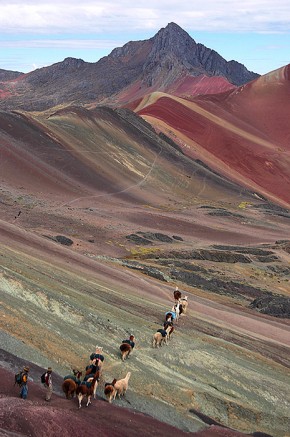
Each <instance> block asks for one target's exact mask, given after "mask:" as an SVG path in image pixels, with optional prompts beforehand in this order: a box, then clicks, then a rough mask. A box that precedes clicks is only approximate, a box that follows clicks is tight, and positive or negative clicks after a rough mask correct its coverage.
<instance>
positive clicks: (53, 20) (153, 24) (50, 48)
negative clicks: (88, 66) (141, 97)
mask: <svg viewBox="0 0 290 437" xmlns="http://www.w3.org/2000/svg"><path fill="white" fill-rule="evenodd" d="M170 22H175V23H176V24H178V25H179V26H181V27H182V28H183V29H184V30H185V31H186V32H187V33H189V35H190V36H191V37H192V38H193V39H194V40H195V41H196V42H197V43H201V44H204V45H205V46H206V47H208V48H210V49H213V50H215V51H217V52H218V53H219V54H220V55H221V56H223V57H224V58H225V59H226V60H227V61H230V60H232V59H234V60H235V61H238V62H241V63H242V64H244V65H245V66H246V67H247V68H248V70H251V71H254V72H256V73H260V74H265V73H268V72H270V71H272V70H275V69H277V68H280V67H282V66H284V65H287V64H288V63H290V1H289V0H279V2H278V1H277V2H274V1H273V0H251V1H249V0H243V1H235V0H220V1H219V0H215V1H214V0H203V1H200V0H199V1H195V0H191V1H188V0H186V1H183V0H179V1H176V0H167V1H164V0H154V1H152V0H146V1H143V0H136V1H135V2H132V0H128V1H127V0H125V1H124V0H119V1H98V0H83V1H80V0H78V1H76V0H57V1H56V0H28V1H25V0H9V1H3V0H0V50H1V51H0V53H1V56H0V68H1V69H5V70H13V71H21V72H24V73H27V72H29V71H32V70H34V69H35V68H40V67H44V66H48V65H52V64H54V63H56V62H60V61H63V59H65V58H66V57H74V58H81V59H83V60H84V61H87V62H97V61H98V60H99V59H100V58H101V57H103V56H106V55H108V54H109V53H110V52H111V51H112V50H113V49H114V48H115V47H120V46H123V45H124V44H125V43H126V42H128V41H136V40H144V39H148V38H151V37H152V36H154V35H155V34H156V33H157V32H158V30H159V29H161V28H162V27H165V26H166V25H167V24H168V23H170Z"/></svg>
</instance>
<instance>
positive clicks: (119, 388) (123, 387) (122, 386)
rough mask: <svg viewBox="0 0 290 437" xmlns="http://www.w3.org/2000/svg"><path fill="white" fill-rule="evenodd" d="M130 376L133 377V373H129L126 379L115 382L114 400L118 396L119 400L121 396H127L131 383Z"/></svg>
mask: <svg viewBox="0 0 290 437" xmlns="http://www.w3.org/2000/svg"><path fill="white" fill-rule="evenodd" d="M130 376H131V372H128V373H127V375H126V376H125V378H123V379H119V380H118V381H116V382H115V385H114V388H115V393H114V399H116V396H117V395H118V396H119V398H120V396H124V395H125V393H126V391H127V390H128V382H129V379H130Z"/></svg>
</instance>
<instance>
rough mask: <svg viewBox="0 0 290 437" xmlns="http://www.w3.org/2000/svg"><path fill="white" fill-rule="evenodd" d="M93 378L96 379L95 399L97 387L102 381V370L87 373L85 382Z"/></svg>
mask: <svg viewBox="0 0 290 437" xmlns="http://www.w3.org/2000/svg"><path fill="white" fill-rule="evenodd" d="M93 379H96V382H95V385H94V391H93V397H94V399H96V392H97V388H98V383H99V381H100V370H96V372H95V373H88V374H87V373H86V375H85V377H84V380H83V382H84V383H86V382H90V381H92V380H93Z"/></svg>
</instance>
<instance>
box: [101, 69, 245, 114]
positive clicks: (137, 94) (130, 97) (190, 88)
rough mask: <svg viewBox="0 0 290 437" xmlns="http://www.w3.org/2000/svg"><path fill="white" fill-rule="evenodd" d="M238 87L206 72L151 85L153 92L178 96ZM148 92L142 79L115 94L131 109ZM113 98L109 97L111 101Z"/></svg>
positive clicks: (220, 91) (222, 90)
mask: <svg viewBox="0 0 290 437" xmlns="http://www.w3.org/2000/svg"><path fill="white" fill-rule="evenodd" d="M236 88H237V87H236V86H235V85H233V84H231V83H230V82H229V81H228V80H226V79H225V78H223V77H217V76H215V77H209V76H206V75H204V74H201V75H200V76H197V77H194V76H190V75H187V74H182V75H181V76H180V77H177V78H176V80H175V81H174V82H171V83H170V84H168V85H167V84H166V83H162V82H159V83H155V84H154V85H152V86H151V88H150V89H151V92H155V91H162V92H165V93H167V94H170V95H174V96H178V97H189V96H191V97H192V96H199V95H207V94H217V93H222V92H226V91H229V90H235V89H236ZM146 94H148V86H145V85H144V84H143V83H142V82H141V81H140V80H138V81H137V82H134V83H133V84H130V85H129V86H128V87H127V88H125V89H123V90H122V91H121V92H120V93H119V94H117V95H116V96H114V99H115V102H118V105H123V106H124V107H127V108H129V109H133V110H134V109H135V107H136V105H137V102H138V104H139V103H140V100H141V99H142V98H143V97H144V96H146ZM110 100H111V99H108V103H110Z"/></svg>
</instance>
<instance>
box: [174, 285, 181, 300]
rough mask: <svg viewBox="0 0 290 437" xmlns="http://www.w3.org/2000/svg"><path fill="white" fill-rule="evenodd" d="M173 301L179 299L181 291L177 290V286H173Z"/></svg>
mask: <svg viewBox="0 0 290 437" xmlns="http://www.w3.org/2000/svg"><path fill="white" fill-rule="evenodd" d="M173 296H174V300H175V303H176V304H177V303H178V302H179V301H180V299H181V292H180V291H179V290H178V287H176V288H175V290H174V292H173Z"/></svg>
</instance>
